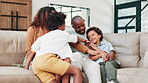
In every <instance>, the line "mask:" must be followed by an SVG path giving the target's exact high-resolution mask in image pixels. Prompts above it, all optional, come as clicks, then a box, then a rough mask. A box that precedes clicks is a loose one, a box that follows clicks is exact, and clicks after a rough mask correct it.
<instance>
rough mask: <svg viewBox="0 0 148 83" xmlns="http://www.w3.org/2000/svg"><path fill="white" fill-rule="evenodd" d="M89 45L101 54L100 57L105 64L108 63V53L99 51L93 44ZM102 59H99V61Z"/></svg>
mask: <svg viewBox="0 0 148 83" xmlns="http://www.w3.org/2000/svg"><path fill="white" fill-rule="evenodd" d="M89 45H90V46H91V47H92V48H93V49H94V50H96V51H98V52H99V53H100V54H99V56H100V57H102V58H103V61H104V62H106V60H107V56H108V53H106V52H104V51H102V50H100V49H99V48H98V47H97V46H96V45H95V44H93V43H90V44H89ZM100 57H98V59H99V58H100ZM95 58H97V57H95ZM96 60H97V59H96Z"/></svg>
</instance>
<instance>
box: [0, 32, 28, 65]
mask: <svg viewBox="0 0 148 83" xmlns="http://www.w3.org/2000/svg"><path fill="white" fill-rule="evenodd" d="M25 36H26V32H22V31H1V30H0V40H1V41H0V65H12V64H20V63H22V62H23V59H24V55H25Z"/></svg>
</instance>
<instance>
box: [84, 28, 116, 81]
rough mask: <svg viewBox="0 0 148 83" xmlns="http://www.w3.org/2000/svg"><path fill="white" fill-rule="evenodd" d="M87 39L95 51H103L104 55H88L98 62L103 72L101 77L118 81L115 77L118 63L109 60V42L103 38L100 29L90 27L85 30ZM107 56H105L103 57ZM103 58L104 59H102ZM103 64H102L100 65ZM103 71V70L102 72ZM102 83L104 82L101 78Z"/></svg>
mask: <svg viewBox="0 0 148 83" xmlns="http://www.w3.org/2000/svg"><path fill="white" fill-rule="evenodd" d="M86 33H87V39H88V40H90V43H89V46H90V47H91V48H92V49H94V50H96V51H99V52H100V51H104V52H105V54H104V55H96V56H93V55H90V59H92V60H94V61H96V62H97V63H99V64H100V67H101V74H103V76H102V78H103V77H105V78H104V79H105V80H106V78H107V80H108V83H118V81H117V79H116V75H117V74H116V73H117V68H118V67H119V63H118V61H117V60H110V58H111V56H109V53H110V51H111V50H110V43H109V42H107V41H102V40H103V34H102V31H101V30H100V29H99V28H97V27H91V28H89V29H88V30H87V31H86ZM104 57H107V58H104ZM104 59H105V60H104ZM102 64H103V65H102ZM103 71H104V72H103ZM102 82H103V83H106V82H104V81H103V80H102Z"/></svg>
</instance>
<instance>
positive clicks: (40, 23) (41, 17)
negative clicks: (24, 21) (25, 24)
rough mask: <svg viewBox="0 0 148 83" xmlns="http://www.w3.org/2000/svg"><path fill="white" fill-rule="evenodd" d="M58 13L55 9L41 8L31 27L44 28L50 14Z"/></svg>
mask: <svg viewBox="0 0 148 83" xmlns="http://www.w3.org/2000/svg"><path fill="white" fill-rule="evenodd" d="M52 12H56V10H55V8H54V7H49V6H45V7H43V8H40V9H39V11H38V12H37V13H36V15H35V17H34V19H33V21H32V23H31V25H30V26H35V27H41V28H44V27H45V26H46V21H47V17H48V15H49V13H52Z"/></svg>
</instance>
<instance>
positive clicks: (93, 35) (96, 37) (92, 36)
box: [87, 30, 101, 45]
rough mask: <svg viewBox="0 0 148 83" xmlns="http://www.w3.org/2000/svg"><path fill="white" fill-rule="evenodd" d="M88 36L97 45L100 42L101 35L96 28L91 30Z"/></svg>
mask: <svg viewBox="0 0 148 83" xmlns="http://www.w3.org/2000/svg"><path fill="white" fill-rule="evenodd" d="M87 36H88V39H89V40H90V42H91V43H94V44H97V45H98V44H99V43H100V38H101V35H98V34H97V32H95V31H94V30H91V31H89V32H88V34H87Z"/></svg>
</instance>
